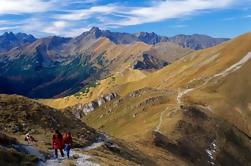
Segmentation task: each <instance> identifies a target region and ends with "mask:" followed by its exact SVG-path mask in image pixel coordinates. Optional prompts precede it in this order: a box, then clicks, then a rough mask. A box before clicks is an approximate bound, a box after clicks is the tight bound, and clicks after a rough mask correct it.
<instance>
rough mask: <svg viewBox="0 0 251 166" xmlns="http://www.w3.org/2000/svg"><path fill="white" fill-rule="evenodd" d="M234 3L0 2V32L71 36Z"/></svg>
mask: <svg viewBox="0 0 251 166" xmlns="http://www.w3.org/2000/svg"><path fill="white" fill-rule="evenodd" d="M243 1H249V0H243ZM237 3H238V2H237V0H221V1H219V0H162V1H160V0H148V1H147V0H142V3H135V4H134V3H129V1H110V2H107V1H105V2H104V1H102V0H82V1H81V0H64V1H63V0H22V1H21V0H0V31H6V30H10V31H11V30H16V31H24V32H29V33H34V34H37V35H64V36H75V35H78V34H79V33H81V32H83V31H86V30H88V29H89V28H90V27H92V26H99V27H101V28H105V29H109V28H118V27H124V26H133V25H140V24H145V23H152V22H159V21H164V20H168V19H175V18H183V17H186V16H191V15H196V14H200V13H201V12H210V11H214V10H221V9H225V8H231V7H233V6H234V5H236V4H237ZM1 22H2V23H1Z"/></svg>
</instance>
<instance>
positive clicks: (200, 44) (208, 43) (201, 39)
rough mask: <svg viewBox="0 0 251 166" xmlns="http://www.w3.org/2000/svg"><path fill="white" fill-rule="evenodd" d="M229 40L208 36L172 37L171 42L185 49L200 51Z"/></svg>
mask: <svg viewBox="0 0 251 166" xmlns="http://www.w3.org/2000/svg"><path fill="white" fill-rule="evenodd" d="M227 40H229V39H228V38H213V37H210V36H206V35H199V34H194V35H177V36H174V37H170V38H169V41H171V42H173V43H177V44H179V45H181V46H182V47H185V48H191V49H193V50H200V49H204V48H209V47H213V46H215V45H217V44H220V43H222V42H225V41H227Z"/></svg>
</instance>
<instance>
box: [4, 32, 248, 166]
mask: <svg viewBox="0 0 251 166" xmlns="http://www.w3.org/2000/svg"><path fill="white" fill-rule="evenodd" d="M193 37H195V38H193ZM149 38H150V39H149ZM191 38H192V39H191ZM146 39H149V40H146ZM209 39H210V40H212V39H213V38H208V37H205V36H199V35H191V36H182V35H180V36H176V37H172V38H169V37H163V36H158V35H156V34H154V33H143V32H142V33H137V34H127V33H119V32H110V31H106V30H100V29H98V28H96V27H93V28H92V29H91V30H89V31H87V32H84V33H83V34H81V35H80V36H78V37H75V38H61V37H48V38H42V39H35V41H32V42H31V43H25V44H24V45H20V46H18V47H17V46H16V45H15V47H13V48H9V47H11V46H9V47H5V48H4V51H1V53H0V64H1V67H0V70H1V75H0V79H1V83H0V92H1V93H6V94H1V95H0V111H1V119H0V124H1V131H2V132H1V134H2V135H1V137H0V140H1V139H2V140H4V141H3V143H1V146H0V147H1V149H0V153H2V154H6V159H4V158H0V163H4V164H6V163H8V162H9V161H13V163H12V164H13V165H15V164H17V163H18V161H19V162H21V163H22V165H25V163H26V164H27V163H28V164H30V165H34V164H35V165H36V164H38V163H40V164H41V165H39V166H42V165H50V163H52V164H51V165H55V164H58V162H59V165H60V164H61V165H64V164H65V165H67V164H73V165H74V164H75V165H114V166H116V165H149V166H150V165H160V166H162V165H163V166H166V165H184V166H186V165H188V166H190V165H194V166H197V165H198V166H199V165H205V166H206V165H208V166H210V165H220V166H221V165H222V166H224V165H250V163H251V158H250V155H249V154H250V153H251V139H250V138H251V114H250V109H251V107H250V103H251V96H250V95H249V93H248V90H250V89H251V84H250V83H251V80H250V77H249V73H250V72H249V71H250V68H251V61H250V58H251V56H250V52H251V47H250V45H251V34H250V33H246V34H243V35H240V36H238V37H236V38H233V39H231V40H227V39H214V40H213V41H212V42H211V44H209V45H205V44H204V43H203V41H204V40H206V41H207V40H209ZM183 40H185V41H187V40H189V41H190V40H193V41H196V42H198V43H200V45H197V44H196V42H194V43H193V44H191V43H190V42H189V43H186V42H185V43H184V42H182V41H183ZM206 43H207V42H206ZM240 43H241V44H240ZM7 48H9V50H7ZM6 50H7V51H6ZM15 94H18V95H15ZM19 95H22V96H19ZM23 96H26V97H23ZM55 127H56V128H60V129H62V130H64V131H66V130H70V131H71V132H72V135H73V139H74V149H73V151H72V152H73V158H72V159H71V160H69V161H63V162H60V161H57V160H54V159H52V158H50V157H46V156H48V155H50V153H51V151H50V150H51V149H50V139H48V138H50V137H52V132H51V130H52V129H53V128H55ZM28 131H32V134H33V135H34V137H35V138H39V144H38V145H36V146H34V147H35V150H37V153H38V154H39V155H40V154H41V155H42V156H43V157H45V159H41V158H39V157H38V156H37V155H35V156H34V153H33V154H29V152H28V153H27V152H26V153H25V150H23V149H22V148H21V150H20V149H19V148H16V147H15V146H13V145H17V146H21V147H22V145H23V144H25V143H24V141H23V139H22V136H23V135H24V134H25V133H27V132H28ZM1 142H2V141H1ZM48 149H49V150H48ZM33 150H34V149H33ZM32 152H34V151H32ZM13 154H15V155H16V154H18V155H19V156H20V157H19V160H14V159H13ZM64 162H69V163H64Z"/></svg>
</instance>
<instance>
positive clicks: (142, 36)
mask: <svg viewBox="0 0 251 166" xmlns="http://www.w3.org/2000/svg"><path fill="white" fill-rule="evenodd" d="M135 35H136V36H137V37H138V39H139V40H140V41H143V42H144V43H147V44H156V43H160V42H166V41H168V37H164V36H159V35H157V34H156V33H154V32H152V33H148V32H139V33H136V34H135Z"/></svg>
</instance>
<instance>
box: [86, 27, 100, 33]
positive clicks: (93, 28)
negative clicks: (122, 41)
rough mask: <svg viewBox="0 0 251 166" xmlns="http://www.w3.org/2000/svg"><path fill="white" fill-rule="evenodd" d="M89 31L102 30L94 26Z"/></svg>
mask: <svg viewBox="0 0 251 166" xmlns="http://www.w3.org/2000/svg"><path fill="white" fill-rule="evenodd" d="M89 32H95V33H96V32H101V30H100V29H99V28H98V27H92V28H91V29H90V30H89Z"/></svg>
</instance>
